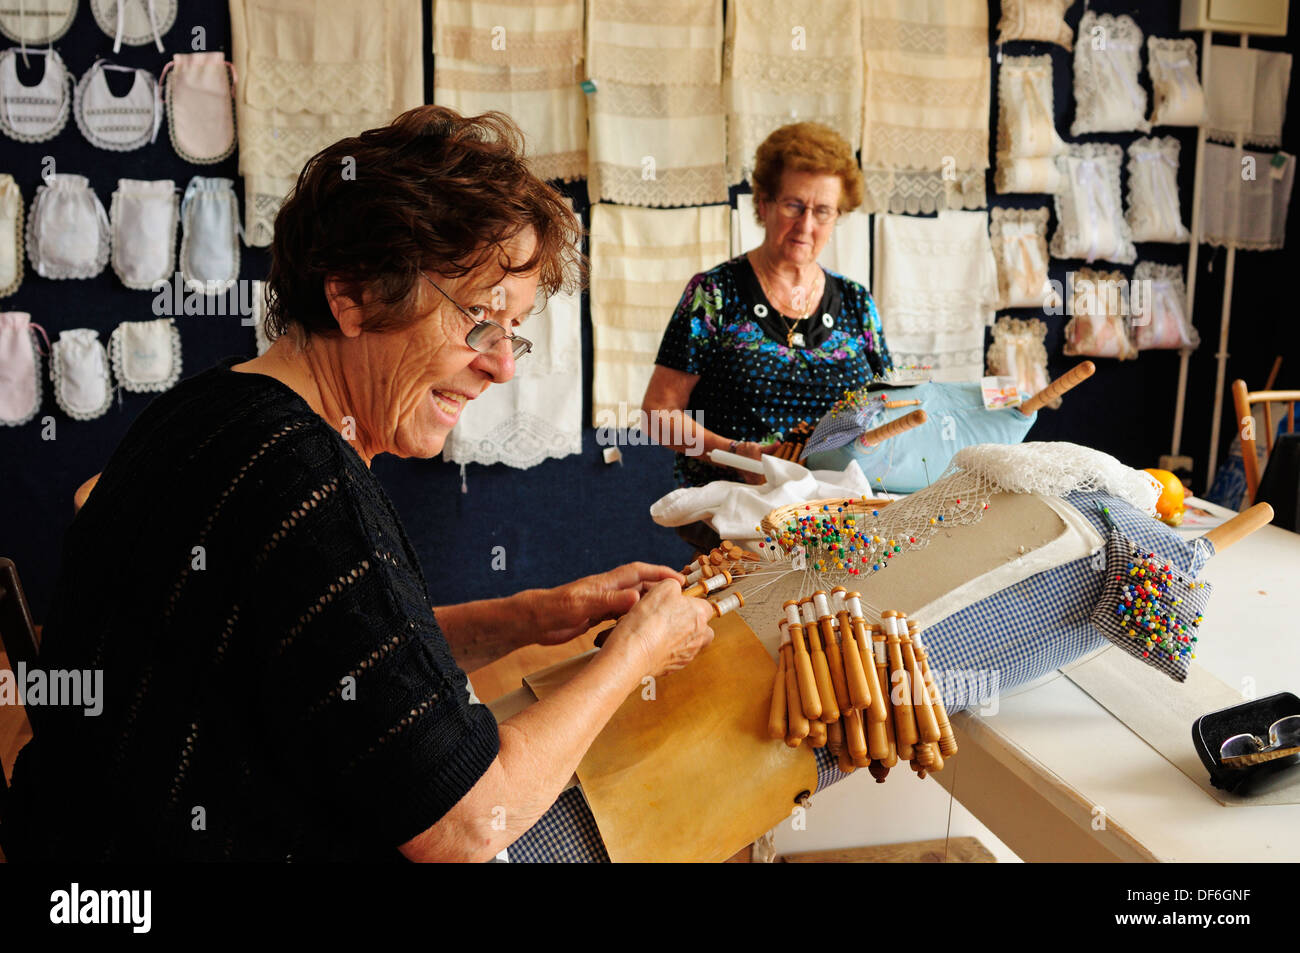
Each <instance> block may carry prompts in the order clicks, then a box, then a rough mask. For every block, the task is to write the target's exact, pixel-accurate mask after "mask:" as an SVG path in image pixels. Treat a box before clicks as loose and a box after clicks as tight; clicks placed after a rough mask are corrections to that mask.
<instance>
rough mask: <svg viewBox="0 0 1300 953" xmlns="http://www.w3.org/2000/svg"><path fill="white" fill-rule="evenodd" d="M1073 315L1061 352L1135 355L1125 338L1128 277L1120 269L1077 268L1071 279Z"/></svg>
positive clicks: (1127, 309)
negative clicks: (1077, 270) (1094, 269)
mask: <svg viewBox="0 0 1300 953" xmlns="http://www.w3.org/2000/svg"><path fill="white" fill-rule="evenodd" d="M1073 312H1074V313H1073V316H1072V317H1071V318H1070V320H1069V322H1067V323H1066V325H1065V347H1064V348H1063V352H1064V353H1065V354H1067V355H1069V356H1070V357H1113V358H1116V359H1117V360H1121V361H1125V360H1128V359H1129V358H1133V357H1137V353H1138V352H1137V348H1136V347H1134V346H1133V342H1132V341H1131V340H1130V339H1129V332H1128V321H1127V318H1126V315H1127V314H1128V313H1129V296H1128V280H1127V279H1126V278H1125V277H1124V274H1123V272H1119V271H1093V270H1092V269H1091V268H1081V269H1079V272H1078V274H1077V275H1076V276H1075V279H1074V297H1073Z"/></svg>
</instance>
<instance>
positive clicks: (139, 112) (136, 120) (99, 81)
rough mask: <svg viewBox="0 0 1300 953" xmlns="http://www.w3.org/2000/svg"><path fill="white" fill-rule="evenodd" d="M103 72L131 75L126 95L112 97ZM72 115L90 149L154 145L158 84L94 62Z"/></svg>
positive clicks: (143, 72) (146, 75)
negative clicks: (110, 71)
mask: <svg viewBox="0 0 1300 953" xmlns="http://www.w3.org/2000/svg"><path fill="white" fill-rule="evenodd" d="M106 70H113V71H118V72H123V73H131V74H132V81H131V88H130V89H128V90H127V92H126V95H124V96H115V95H113V92H112V90H110V89H109V88H108V78H107V77H106V76H105V75H104V73H105V71H106ZM72 115H73V117H74V118H75V119H76V121H77V128H78V129H80V130H81V134H82V135H83V136H85V137H86V141H87V142H89V143H90V144H91V145H92V146H95V147H96V148H99V149H106V150H108V151H110V152H130V151H131V150H133V149H139V148H140V147H141V146H144V145H147V144H149V143H151V142H153V141H154V139H155V138H156V137H157V135H158V126H159V125H160V124H161V122H162V108H161V104H160V100H159V98H158V83H157V81H156V80H155V79H154V78H153V74H152V73H150V72H149V71H148V70H147V69H131V68H128V67H125V66H117V65H116V64H113V63H108V62H105V61H104V60H96V61H95V62H94V64H93V65H92V66H91V67H90V69H88V70H86V72H85V73H84V74H82V77H81V79H80V80H79V81H78V82H77V88H76V92H75V93H74V94H73V99H72ZM232 132H233V130H232Z"/></svg>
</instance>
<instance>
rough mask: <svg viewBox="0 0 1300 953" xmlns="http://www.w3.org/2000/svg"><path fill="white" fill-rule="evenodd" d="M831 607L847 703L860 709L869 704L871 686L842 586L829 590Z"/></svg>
mask: <svg viewBox="0 0 1300 953" xmlns="http://www.w3.org/2000/svg"><path fill="white" fill-rule="evenodd" d="M831 603H832V604H831V608H833V609H834V610H835V619H836V622H837V623H838V626H839V635H840V655H841V658H842V660H843V662H844V681H845V684H846V687H847V688H848V691H849V703H850V706H851V707H853V708H856V709H858V710H859V711H861V710H862V709H864V708H866V707H868V706H869V705H870V704H871V688H870V686H869V685H868V684H867V675H866V670H865V669H863V667H862V652H861V651H859V648H858V640H857V638H856V637H855V635H854V633H853V627H852V623H851V622H850V620H849V610H848V607H847V606H846V604H845V601H844V587H843V586H836V587H835V588H834V589H832V590H831Z"/></svg>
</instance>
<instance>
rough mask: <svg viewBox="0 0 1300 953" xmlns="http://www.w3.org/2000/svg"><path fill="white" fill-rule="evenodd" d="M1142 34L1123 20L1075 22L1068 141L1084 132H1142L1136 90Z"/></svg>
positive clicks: (1141, 104)
mask: <svg viewBox="0 0 1300 953" xmlns="http://www.w3.org/2000/svg"><path fill="white" fill-rule="evenodd" d="M1141 50H1142V31H1141V30H1140V29H1139V28H1138V25H1137V24H1136V23H1134V22H1133V18H1132V17H1130V16H1128V15H1127V14H1120V15H1119V16H1117V17H1114V16H1111V15H1110V14H1109V13H1103V14H1100V15H1098V14H1097V13H1094V12H1093V11H1092V10H1089V11H1087V12H1086V13H1084V15H1083V19H1081V20H1080V21H1079V42H1078V44H1076V45H1075V48H1074V102H1075V107H1074V122H1073V123H1072V124H1071V125H1070V135H1072V136H1081V135H1083V134H1084V133H1088V132H1128V131H1130V130H1133V129H1137V130H1140V131H1142V132H1146V131H1147V130H1149V129H1150V128H1151V125H1150V123H1148V122H1147V119H1146V112H1147V94H1146V90H1144V89H1143V88H1142V87H1141V86H1139V85H1138V70H1140V69H1141V68H1142V53H1141Z"/></svg>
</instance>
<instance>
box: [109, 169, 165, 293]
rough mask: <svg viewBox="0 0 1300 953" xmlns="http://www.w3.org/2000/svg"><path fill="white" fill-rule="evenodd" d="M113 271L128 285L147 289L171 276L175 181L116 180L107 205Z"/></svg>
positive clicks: (138, 288)
mask: <svg viewBox="0 0 1300 953" xmlns="http://www.w3.org/2000/svg"><path fill="white" fill-rule="evenodd" d="M108 217H109V224H110V225H111V227H112V235H113V240H112V245H113V249H112V256H111V260H112V264H113V273H114V274H115V275H117V277H118V278H119V279H121V282H122V284H124V285H126V286H127V287H128V288H135V289H137V290H148V289H151V288H153V286H154V285H155V284H157V283H158V282H160V281H167V280H168V279H169V278H171V276H172V268H173V265H174V263H175V261H176V221H177V218H178V214H177V206H176V183H175V182H173V181H172V180H171V179H159V180H157V181H145V180H142V179H118V180H117V190H116V191H114V192H113V200H112V202H111V203H110V204H109V216H108Z"/></svg>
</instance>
